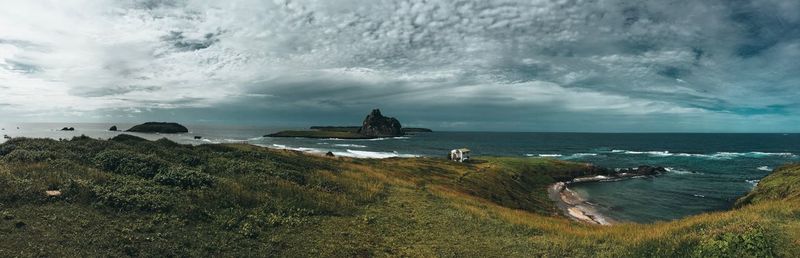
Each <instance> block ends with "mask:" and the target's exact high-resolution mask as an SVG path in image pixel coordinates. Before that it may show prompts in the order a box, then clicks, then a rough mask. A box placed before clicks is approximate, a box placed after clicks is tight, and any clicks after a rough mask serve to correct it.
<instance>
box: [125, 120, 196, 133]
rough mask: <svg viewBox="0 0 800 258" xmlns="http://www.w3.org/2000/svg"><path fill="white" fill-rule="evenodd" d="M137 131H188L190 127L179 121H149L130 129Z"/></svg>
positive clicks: (130, 130) (129, 130)
mask: <svg viewBox="0 0 800 258" xmlns="http://www.w3.org/2000/svg"><path fill="white" fill-rule="evenodd" d="M128 132H136V133H188V132H189V129H186V127H185V126H183V125H180V124H178V123H166V122H147V123H144V124H140V125H137V126H134V127H132V128H131V129H128Z"/></svg>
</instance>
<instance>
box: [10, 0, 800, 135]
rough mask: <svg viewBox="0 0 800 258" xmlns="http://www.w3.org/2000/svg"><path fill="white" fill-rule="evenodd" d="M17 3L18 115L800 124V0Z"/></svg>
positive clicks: (479, 124) (13, 79) (555, 124)
mask: <svg viewBox="0 0 800 258" xmlns="http://www.w3.org/2000/svg"><path fill="white" fill-rule="evenodd" d="M2 2H3V3H2V6H3V8H2V9H0V91H2V96H3V97H2V98H0V114H2V115H1V116H0V121H5V122H44V121H58V122H62V121H81V122H126V121H127V122H141V121H148V120H171V121H179V122H198V123H199V122H202V123H240V124H258V125H281V126H285V125H292V126H303V125H312V124H357V123H358V122H359V121H360V120H361V119H362V118H363V117H364V116H365V115H366V113H368V112H369V110H370V109H371V108H373V107H380V108H381V109H382V110H383V111H384V114H387V115H392V116H396V117H398V118H399V119H400V120H401V122H403V123H404V124H405V125H415V126H426V127H431V128H435V129H442V130H500V131H698V132H717V131H720V132H748V131H749V132H772V131H778V132H797V131H800V130H798V128H800V61H799V60H800V1H796V0H747V1H745V0H742V1H735V0H719V1H717V0H704V1H697V0H686V1H678V0H658V1H655V0H654V1H626V0H555V1H537V0H520V1H511V0H497V1H483V0H475V1H460V0H449V1H446V0H428V1H423V0H361V1H357V0H320V1H311V0H308V1H300V0H292V1H289V0H275V1H262V0H243V1H215V0H207V1H203V0H196V1H195V0H175V1H168V0H162V1H158V0H149V1H137V0H126V1H120V0H115V1H111V0H108V1H104V0H96V1H84V0H71V1H60V0H52V1H44V0H42V1H2Z"/></svg>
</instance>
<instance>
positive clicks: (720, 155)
mask: <svg viewBox="0 0 800 258" xmlns="http://www.w3.org/2000/svg"><path fill="white" fill-rule="evenodd" d="M611 153H616V154H627V155H648V156H652V157H692V158H704V159H715V160H727V159H734V158H764V157H771V156H780V157H790V158H797V155H796V154H794V153H791V152H760V151H751V152H715V153H711V154H696V153H671V152H669V151H630V150H612V151H611Z"/></svg>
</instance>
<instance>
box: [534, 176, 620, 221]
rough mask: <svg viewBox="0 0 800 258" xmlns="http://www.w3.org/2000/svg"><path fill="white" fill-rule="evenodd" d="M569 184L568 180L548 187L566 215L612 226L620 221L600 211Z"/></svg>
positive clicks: (553, 198)
mask: <svg viewBox="0 0 800 258" xmlns="http://www.w3.org/2000/svg"><path fill="white" fill-rule="evenodd" d="M567 186H568V183H566V182H558V183H555V184H552V185H550V186H549V187H547V193H548V196H549V197H550V199H551V200H553V201H554V202H556V206H558V209H560V210H561V211H562V213H563V214H564V215H566V216H567V217H569V218H571V219H573V220H575V221H579V222H584V223H589V224H595V225H602V226H610V225H613V224H617V223H618V222H617V221H615V220H613V219H611V218H609V217H608V216H605V215H603V214H602V213H600V212H598V211H597V209H595V208H594V205H592V204H591V203H589V202H587V201H586V200H584V199H583V198H581V197H580V196H578V194H577V193H575V192H574V191H572V190H570V189H569V188H568V187H567Z"/></svg>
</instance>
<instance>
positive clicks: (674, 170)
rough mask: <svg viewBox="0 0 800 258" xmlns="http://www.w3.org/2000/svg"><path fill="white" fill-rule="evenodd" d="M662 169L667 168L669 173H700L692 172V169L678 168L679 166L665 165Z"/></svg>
mask: <svg viewBox="0 0 800 258" xmlns="http://www.w3.org/2000/svg"><path fill="white" fill-rule="evenodd" d="M664 169H665V170H667V172H669V173H675V174H681V175H685V174H700V173H697V172H694V171H690V170H685V169H679V168H673V167H666V168H664Z"/></svg>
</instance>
